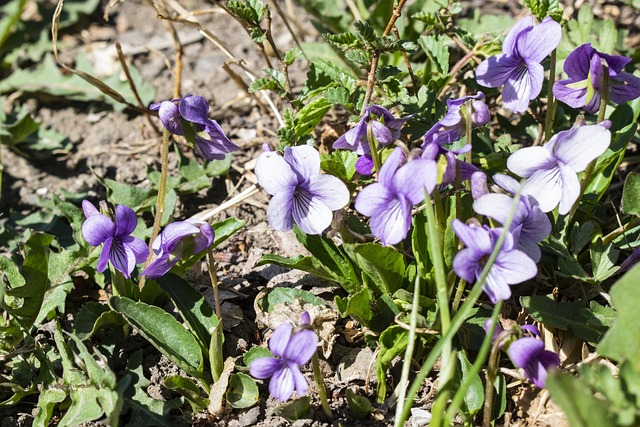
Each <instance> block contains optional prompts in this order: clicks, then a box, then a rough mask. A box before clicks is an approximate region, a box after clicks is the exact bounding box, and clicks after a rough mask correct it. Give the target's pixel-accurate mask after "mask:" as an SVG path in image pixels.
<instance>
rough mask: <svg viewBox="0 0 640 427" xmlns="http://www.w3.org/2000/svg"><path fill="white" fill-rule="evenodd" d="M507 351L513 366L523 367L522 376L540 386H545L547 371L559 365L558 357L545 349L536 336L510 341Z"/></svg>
mask: <svg viewBox="0 0 640 427" xmlns="http://www.w3.org/2000/svg"><path fill="white" fill-rule="evenodd" d="M507 353H508V354H509V357H510V358H511V361H512V362H513V364H514V365H515V366H517V367H518V368H522V369H524V376H525V377H527V379H528V380H529V381H530V382H532V383H533V384H535V385H536V386H537V387H540V388H544V386H545V383H546V380H547V373H548V371H549V370H550V369H556V368H558V367H559V366H560V357H559V356H558V355H557V354H556V353H554V352H552V351H548V350H545V349H544V342H543V341H542V340H540V339H538V338H533V337H524V338H520V339H519V340H516V341H514V342H513V343H511V345H510V346H509V349H508V350H507Z"/></svg>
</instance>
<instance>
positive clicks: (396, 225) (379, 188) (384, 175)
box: [355, 147, 437, 245]
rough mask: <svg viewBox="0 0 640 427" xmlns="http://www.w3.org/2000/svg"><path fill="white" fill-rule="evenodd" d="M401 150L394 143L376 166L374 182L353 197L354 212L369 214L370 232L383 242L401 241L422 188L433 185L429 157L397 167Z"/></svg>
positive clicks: (432, 164)
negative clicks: (376, 175)
mask: <svg viewBox="0 0 640 427" xmlns="http://www.w3.org/2000/svg"><path fill="white" fill-rule="evenodd" d="M403 161H404V153H403V151H402V149H401V148H400V147H396V148H395V149H394V150H393V151H392V152H391V154H390V155H389V157H388V158H387V160H386V161H385V162H384V164H383V165H382V167H381V168H380V173H379V175H378V180H379V181H378V182H377V183H374V184H371V185H369V186H367V187H365V188H364V189H363V190H362V191H361V192H360V194H358V197H357V198H356V203H355V207H356V210H357V211H358V212H360V213H361V214H363V215H366V216H369V217H371V224H370V225H371V232H372V233H373V234H374V235H375V236H376V237H378V238H379V239H380V240H381V241H382V244H383V245H395V244H396V243H399V242H401V241H402V240H403V239H404V238H405V237H406V236H407V233H408V231H409V227H410V226H411V208H412V206H414V205H417V204H418V203H420V202H422V201H423V200H424V197H425V193H424V192H425V190H426V191H428V192H429V193H431V192H432V191H433V189H434V187H435V185H436V178H437V170H436V163H435V162H434V161H433V160H425V159H415V160H412V161H410V162H407V163H406V164H405V165H403V166H402V167H400V164H401V163H402V162H403Z"/></svg>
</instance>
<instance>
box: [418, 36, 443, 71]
mask: <svg viewBox="0 0 640 427" xmlns="http://www.w3.org/2000/svg"><path fill="white" fill-rule="evenodd" d="M418 44H419V45H420V47H421V48H422V49H423V50H424V51H425V53H426V54H427V55H429V57H430V58H431V60H433V61H434V62H435V63H436V64H437V65H438V69H439V71H440V73H442V74H448V73H449V49H448V48H447V45H446V43H445V42H444V36H436V35H426V36H424V35H423V36H420V38H419V39H418Z"/></svg>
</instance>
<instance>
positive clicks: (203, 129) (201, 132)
mask: <svg viewBox="0 0 640 427" xmlns="http://www.w3.org/2000/svg"><path fill="white" fill-rule="evenodd" d="M176 102H177V104H176ZM149 109H150V110H158V115H159V116H160V121H161V122H162V124H163V125H164V127H165V128H167V130H169V132H171V133H173V134H176V135H185V126H191V127H192V129H190V132H189V134H192V133H193V134H194V139H195V147H194V149H195V151H196V153H197V154H198V155H199V156H200V157H202V158H203V159H205V160H222V159H224V157H225V155H227V154H229V153H231V152H233V151H236V150H239V149H240V148H239V147H238V146H237V145H236V144H234V143H233V142H231V140H229V138H228V137H227V135H225V133H224V131H223V130H222V128H221V127H220V125H219V124H218V122H216V121H215V120H211V119H209V118H208V117H207V116H208V114H209V104H208V103H207V100H206V99H204V98H203V97H202V96H197V95H187V96H185V97H184V98H177V99H172V100H171V101H162V102H160V103H157V104H151V105H150V106H149Z"/></svg>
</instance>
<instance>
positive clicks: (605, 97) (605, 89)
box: [597, 60, 609, 123]
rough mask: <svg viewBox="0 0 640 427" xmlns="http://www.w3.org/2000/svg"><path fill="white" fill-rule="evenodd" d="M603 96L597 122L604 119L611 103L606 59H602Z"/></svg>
mask: <svg viewBox="0 0 640 427" xmlns="http://www.w3.org/2000/svg"><path fill="white" fill-rule="evenodd" d="M602 72H603V76H602V97H601V98H600V111H598V121H597V123H602V122H603V121H604V115H605V113H606V111H607V104H608V103H609V65H608V64H607V62H606V61H604V60H603V61H602Z"/></svg>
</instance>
